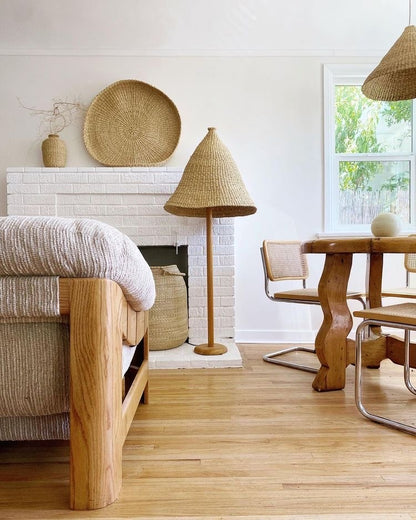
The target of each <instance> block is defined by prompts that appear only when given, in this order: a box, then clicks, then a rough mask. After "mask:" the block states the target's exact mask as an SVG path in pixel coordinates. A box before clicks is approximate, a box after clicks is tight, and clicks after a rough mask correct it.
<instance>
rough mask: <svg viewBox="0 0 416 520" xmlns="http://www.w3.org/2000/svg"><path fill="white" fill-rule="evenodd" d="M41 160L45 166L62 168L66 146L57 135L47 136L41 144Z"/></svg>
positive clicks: (64, 162)
mask: <svg viewBox="0 0 416 520" xmlns="http://www.w3.org/2000/svg"><path fill="white" fill-rule="evenodd" d="M42 159H43V164H44V165H45V166H51V167H55V168H63V167H64V166H65V164H66V145H65V142H64V141H62V139H60V137H59V135H57V134H49V136H48V138H47V139H45V140H44V141H43V142H42Z"/></svg>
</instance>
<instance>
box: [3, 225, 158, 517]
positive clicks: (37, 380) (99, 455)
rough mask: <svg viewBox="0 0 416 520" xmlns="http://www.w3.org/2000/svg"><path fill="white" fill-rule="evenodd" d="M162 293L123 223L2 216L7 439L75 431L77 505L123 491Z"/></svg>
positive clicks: (67, 435)
mask: <svg viewBox="0 0 416 520" xmlns="http://www.w3.org/2000/svg"><path fill="white" fill-rule="evenodd" d="M154 297H155V288H154V281H153V277H152V273H151V270H150V268H149V266H148V265H147V263H146V262H145V261H144V259H143V257H142V255H141V253H140V252H139V251H138V249H137V247H136V245H135V244H134V243H133V242H132V241H131V240H130V239H129V238H128V237H126V236H125V235H123V234H122V233H120V232H119V231H118V230H116V229H114V228H113V227H111V226H108V225H106V224H103V223H101V222H97V221H94V220H88V219H66V218H58V217H17V216H16V217H4V218H0V441H21V440H26V441H27V440H29V441H32V440H49V439H68V440H69V449H70V462H69V473H70V478H69V481H70V493H69V495H70V500H69V504H70V507H71V508H72V509H81V510H82V509H98V508H101V507H105V506H107V505H108V504H111V503H112V502H114V500H116V499H117V497H118V494H119V492H120V488H121V479H122V447H123V443H124V440H125V437H126V435H127V432H128V430H129V427H130V424H131V422H132V419H133V417H134V414H135V412H136V409H137V406H138V404H139V402H140V400H144V401H145V402H146V401H147V397H148V395H147V394H148V391H147V388H148V339H147V323H148V319H147V310H148V309H149V308H150V307H151V306H152V304H153V301H154ZM139 342H140V345H138V343H139ZM135 346H136V347H135ZM132 357H133V362H134V363H132V366H130V368H128V366H129V363H131V360H132ZM123 374H124V375H125V377H124V393H125V394H126V395H125V397H124V400H123ZM126 392H127V393H126Z"/></svg>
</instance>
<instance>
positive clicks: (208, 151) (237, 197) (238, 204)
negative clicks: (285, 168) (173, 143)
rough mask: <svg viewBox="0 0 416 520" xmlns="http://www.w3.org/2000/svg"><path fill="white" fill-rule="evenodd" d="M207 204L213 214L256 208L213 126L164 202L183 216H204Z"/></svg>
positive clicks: (232, 214)
mask: <svg viewBox="0 0 416 520" xmlns="http://www.w3.org/2000/svg"><path fill="white" fill-rule="evenodd" d="M207 208H212V216H213V217H238V216H244V215H251V214H252V213H255V212H256V207H255V206H254V203H253V201H252V200H251V198H250V195H249V194H248V193H247V190H246V187H245V186H244V183H243V181H242V179H241V176H240V172H239V171H238V168H237V165H236V163H235V162H234V159H233V158H232V156H231V154H230V152H229V150H228V148H227V147H226V146H225V145H224V144H223V143H222V142H221V140H220V139H219V138H218V135H217V132H216V131H215V128H208V133H207V135H206V136H205V138H204V139H203V140H202V141H201V142H200V143H199V145H198V146H197V148H196V149H195V151H194V153H193V154H192V156H191V158H190V159H189V161H188V164H187V165H186V166H185V170H184V172H183V175H182V178H181V181H180V182H179V184H178V187H177V188H176V191H175V192H174V193H173V195H172V196H171V197H170V199H169V200H168V201H167V202H166V204H165V210H166V211H168V212H169V213H173V214H174V215H181V216H186V217H205V216H206V209H207Z"/></svg>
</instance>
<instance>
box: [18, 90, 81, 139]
mask: <svg viewBox="0 0 416 520" xmlns="http://www.w3.org/2000/svg"><path fill="white" fill-rule="evenodd" d="M17 100H18V101H19V103H20V105H21V106H22V107H23V108H25V109H26V110H30V112H31V115H33V116H40V117H41V122H40V132H41V133H42V134H59V132H62V130H63V129H64V128H66V127H67V126H69V125H70V124H71V123H72V122H73V121H74V120H75V119H76V117H77V115H78V113H79V112H85V111H86V107H84V106H83V105H82V104H81V103H80V102H79V101H77V100H74V101H72V102H69V101H61V100H53V104H52V108H51V109H49V110H47V109H38V108H32V107H27V106H25V105H24V104H23V103H22V102H21V101H20V99H19V98H17Z"/></svg>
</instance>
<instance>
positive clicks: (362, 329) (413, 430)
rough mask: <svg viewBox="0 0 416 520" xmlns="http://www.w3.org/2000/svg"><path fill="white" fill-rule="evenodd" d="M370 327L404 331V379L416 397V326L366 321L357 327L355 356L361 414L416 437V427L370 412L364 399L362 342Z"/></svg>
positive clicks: (373, 320)
mask: <svg viewBox="0 0 416 520" xmlns="http://www.w3.org/2000/svg"><path fill="white" fill-rule="evenodd" d="M370 325H376V326H381V327H382V326H385V327H390V328H395V329H402V330H404V364H403V378H404V382H405V385H406V387H407V389H408V390H409V391H410V392H411V393H412V394H415V395H416V388H415V387H414V386H413V384H412V382H411V380H410V377H411V374H410V331H416V325H408V324H405V323H395V322H390V321H386V320H377V319H373V318H366V319H364V320H363V321H362V322H361V323H360V324H359V325H358V327H357V330H356V340H355V347H356V355H355V404H356V406H357V408H358V410H359V411H360V413H361V414H362V415H363V416H364V417H366V418H367V419H370V420H371V421H374V422H377V423H380V424H383V425H385V426H389V427H390V428H394V429H396V430H400V431H403V432H406V433H410V434H412V435H416V427H415V426H411V425H409V424H405V423H401V422H399V421H395V420H393V419H389V418H387V417H384V416H381V415H376V414H373V413H371V412H369V411H368V410H367V409H366V408H365V406H364V404H363V399H362V340H363V337H364V335H365V333H366V329H367V327H368V326H370Z"/></svg>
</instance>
